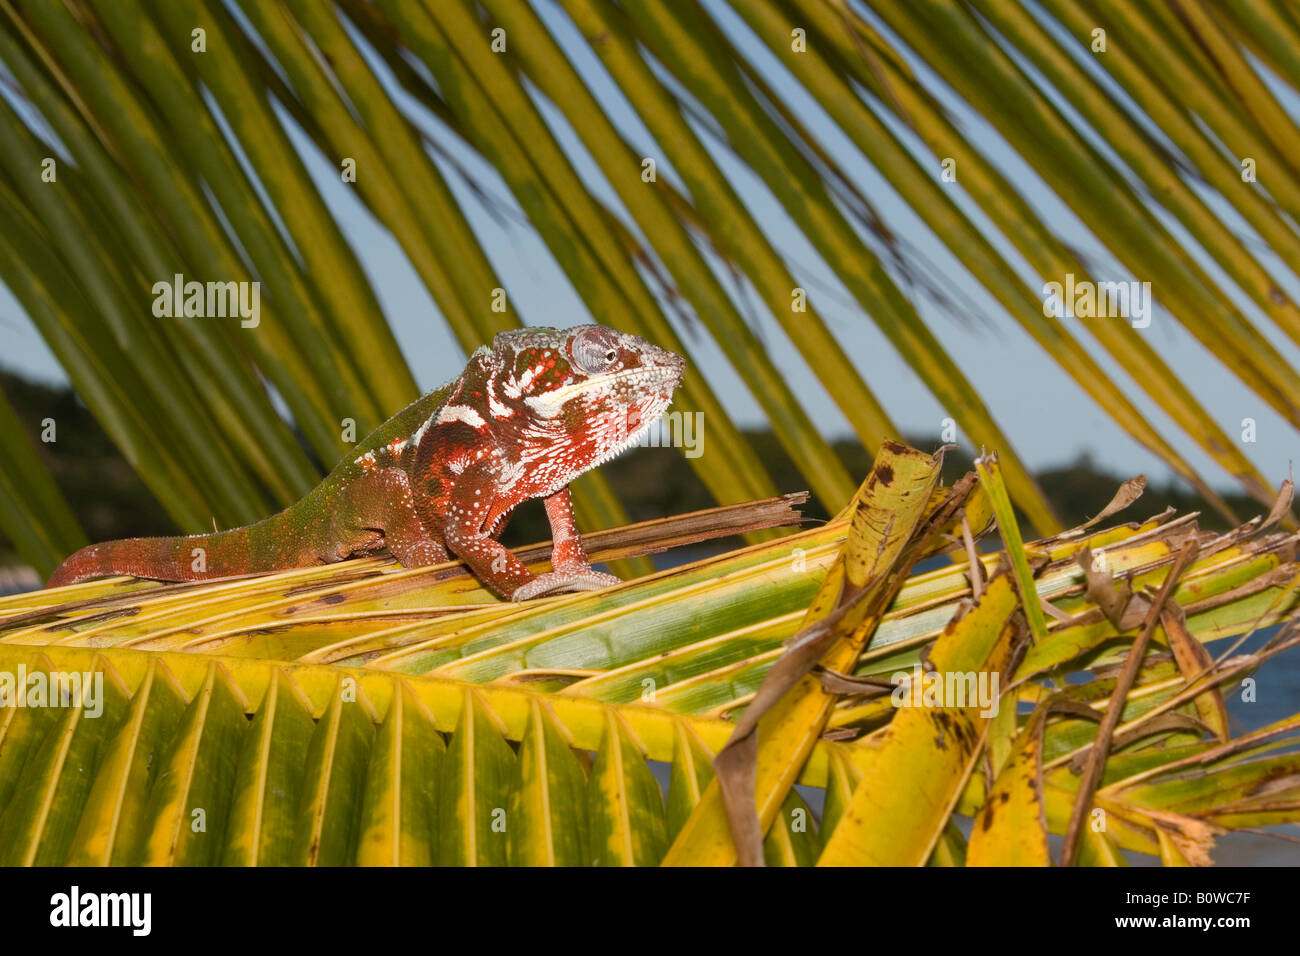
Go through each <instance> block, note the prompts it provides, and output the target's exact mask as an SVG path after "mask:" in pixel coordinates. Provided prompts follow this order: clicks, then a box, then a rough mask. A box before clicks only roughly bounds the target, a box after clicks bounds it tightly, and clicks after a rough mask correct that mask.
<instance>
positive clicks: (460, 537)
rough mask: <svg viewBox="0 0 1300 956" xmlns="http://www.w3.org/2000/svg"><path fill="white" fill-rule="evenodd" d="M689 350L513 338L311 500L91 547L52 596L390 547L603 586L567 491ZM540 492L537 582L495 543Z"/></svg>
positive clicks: (484, 351) (608, 579)
mask: <svg viewBox="0 0 1300 956" xmlns="http://www.w3.org/2000/svg"><path fill="white" fill-rule="evenodd" d="M685 366H686V363H685V361H684V360H683V359H682V357H681V356H679V355H676V354H674V353H672V352H669V351H667V350H665V349H661V348H659V347H658V346H655V345H651V344H650V343H649V342H646V341H644V340H643V339H640V338H638V337H637V336H635V335H628V334H626V333H624V332H618V331H616V330H614V329H610V328H606V327H604V326H600V325H585V326H579V327H576V328H572V329H550V328H529V329H518V330H515V331H511V332H502V333H500V334H498V335H497V336H496V338H495V339H494V340H493V342H492V348H491V349H488V348H480V349H478V350H477V351H476V352H475V353H474V354H473V355H472V356H470V360H469V364H468V365H467V366H466V367H465V370H464V371H463V372H462V373H461V374H460V377H459V378H457V379H456V380H455V381H453V382H450V383H448V384H447V385H444V386H443V387H442V388H440V389H438V390H436V391H434V392H430V393H429V394H428V395H425V396H424V397H423V398H421V399H419V400H418V401H416V402H414V403H412V404H411V405H409V406H407V407H406V408H405V409H403V410H402V411H401V412H398V413H397V414H396V415H394V416H393V417H392V418H390V419H389V420H388V421H387V422H385V423H384V424H383V425H381V426H380V427H379V428H377V429H376V430H375V431H373V432H371V434H370V435H369V436H367V437H366V438H365V440H364V441H362V442H361V444H360V445H358V446H357V447H356V448H355V449H354V450H353V451H352V452H351V453H350V454H349V455H348V456H347V457H345V458H344V459H343V461H341V462H340V463H339V464H338V465H337V466H336V467H335V468H334V470H333V471H331V472H330V473H329V475H327V476H326V478H325V480H324V481H322V482H321V483H320V484H319V485H317V486H316V487H315V488H314V489H313V490H312V491H311V492H309V493H308V494H307V496H306V497H305V498H303V499H302V500H301V501H299V502H298V503H296V504H294V505H291V506H290V507H288V508H286V509H285V510H284V511H282V512H280V513H279V514H277V515H274V516H272V517H270V518H267V519H266V520H264V521H259V522H258V523H256V524H251V525H247V526H245V527H242V528H233V529H231V530H230V531H222V532H218V533H215V534H200V535H190V536H187V537H171V538H130V539H127V540H124V541H107V542H104V543H102V544H93V545H90V546H89V547H86V548H82V549H81V550H80V551H78V552H76V553H75V554H73V555H72V556H71V557H69V558H68V559H67V560H66V561H64V562H63V564H61V565H60V566H59V567H58V569H57V570H56V571H55V572H54V574H53V575H52V576H51V577H50V580H49V582H48V584H47V585H46V586H47V587H57V586H59V585H64V584H72V583H74V582H76V581H81V580H84V579H86V578H91V577H98V576H103V575H115V574H130V575H135V576H136V577H142V578H154V579H156V580H160V581H198V580H204V579H207V578H217V577H224V576H226V575H231V574H248V573H254V572H263V571H275V570H280V569H283V568H297V567H308V566H311V565H317V564H325V563H330V562H334V561H342V560H344V559H346V558H352V557H360V556H363V555H370V554H375V553H377V552H379V551H383V550H385V549H386V550H388V551H389V552H391V553H392V555H393V556H394V557H395V558H396V559H397V560H398V561H400V562H401V563H402V565H403V566H405V567H408V568H413V567H422V566H425V565H430V564H437V563H439V562H442V561H446V560H448V557H449V555H454V556H456V557H457V558H459V559H460V560H462V561H464V562H465V563H466V564H467V565H469V567H470V569H471V570H472V571H473V572H474V574H476V575H477V576H478V578H479V580H480V581H482V582H483V583H484V584H485V585H486V586H487V587H489V588H491V589H492V590H493V591H495V592H496V593H498V594H500V595H501V596H503V597H507V598H511V599H513V600H516V601H524V600H528V599H529V598H534V597H538V596H540V595H543V594H550V593H553V592H557V591H581V590H594V589H597V588H602V587H606V586H608V585H611V584H617V583H618V578H616V577H614V576H613V575H610V574H603V573H601V572H599V571H594V570H592V567H591V563H590V561H588V559H587V554H586V552H585V551H584V550H583V548H582V542H581V540H580V539H579V536H578V528H577V525H576V524H575V523H574V518H573V503H572V499H571V497H570V493H569V483H570V482H571V481H573V479H574V478H576V477H578V475H580V474H582V473H583V472H584V471H587V470H589V469H591V468H594V467H596V466H597V465H599V464H601V463H602V462H605V461H607V460H609V459H610V458H612V457H613V456H615V455H617V454H618V453H619V452H622V451H624V450H625V449H627V448H628V447H630V446H631V445H633V444H634V443H635V442H636V441H637V439H638V438H640V437H641V435H642V434H644V433H645V431H646V430H647V429H648V428H649V427H650V426H651V425H652V424H653V423H654V421H655V420H656V419H657V418H658V417H659V415H660V414H661V413H662V412H663V411H664V409H665V408H667V407H668V404H669V403H670V402H671V400H672V393H673V390H674V389H676V388H677V385H678V384H679V383H680V382H681V378H682V371H683V369H684V368H685ZM529 498H541V499H542V500H543V502H544V504H545V505H546V515H547V517H548V518H549V519H550V523H551V536H552V538H553V540H554V548H553V550H552V553H551V567H552V568H553V570H551V571H548V572H546V573H545V574H533V573H532V572H530V571H529V570H528V569H527V568H526V567H524V565H523V564H522V563H521V562H520V561H519V559H517V558H516V557H515V556H514V555H513V554H511V553H510V551H509V550H507V549H506V548H505V547H504V546H503V545H502V544H501V543H500V541H498V540H497V539H498V538H499V537H500V536H501V532H502V531H503V530H504V528H505V525H506V521H507V520H508V519H509V517H510V513H511V512H512V511H513V510H514V509H515V508H516V507H517V506H518V505H519V504H520V503H521V502H523V501H527V500H528V499H529Z"/></svg>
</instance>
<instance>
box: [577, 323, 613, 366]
mask: <svg viewBox="0 0 1300 956" xmlns="http://www.w3.org/2000/svg"><path fill="white" fill-rule="evenodd" d="M569 352H570V353H571V354H572V355H573V364H574V365H576V366H577V367H578V368H579V369H581V370H582V371H583V372H586V373H587V374H588V375H596V374H599V373H600V372H603V371H605V370H606V369H607V368H609V367H610V366H611V365H613V364H614V362H615V361H616V360H617V359H618V340H617V336H616V333H614V332H613V331H612V330H610V329H605V328H594V329H583V330H582V331H581V332H579V333H578V334H577V335H575V336H574V337H573V343H572V344H571V345H570V346H569Z"/></svg>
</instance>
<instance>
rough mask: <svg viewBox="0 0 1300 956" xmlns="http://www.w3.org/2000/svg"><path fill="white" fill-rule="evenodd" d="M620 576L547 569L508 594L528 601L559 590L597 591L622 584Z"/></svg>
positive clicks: (511, 597)
mask: <svg viewBox="0 0 1300 956" xmlns="http://www.w3.org/2000/svg"><path fill="white" fill-rule="evenodd" d="M622 583H623V581H622V579H621V578H617V577H615V576H614V575H612V574H606V573H604V572H603V571H593V570H592V569H591V568H587V569H586V570H585V571H547V572H546V573H545V574H539V575H537V576H536V577H534V578H533V579H532V580H531V581H526V582H525V583H523V584H521V585H519V587H517V588H515V590H514V593H512V594H511V595H510V600H512V601H528V600H531V599H532V598H535V597H541V596H542V595H544V594H556V593H558V592H560V591H599V590H600V589H601V588H608V587H613V586H614V585H615V584H622Z"/></svg>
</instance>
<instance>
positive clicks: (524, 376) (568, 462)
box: [492, 325, 686, 487]
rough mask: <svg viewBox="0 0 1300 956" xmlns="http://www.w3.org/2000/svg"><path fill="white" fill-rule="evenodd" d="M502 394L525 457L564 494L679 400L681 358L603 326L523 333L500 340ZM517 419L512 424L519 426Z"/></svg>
mask: <svg viewBox="0 0 1300 956" xmlns="http://www.w3.org/2000/svg"><path fill="white" fill-rule="evenodd" d="M492 351H493V354H494V355H495V357H496V359H497V361H498V362H499V363H500V364H499V366H498V369H499V370H498V373H497V376H498V382H497V386H496V389H495V390H496V391H497V392H499V401H500V402H501V404H502V406H503V410H504V409H509V414H508V415H505V416H501V417H499V418H498V420H499V421H500V420H502V418H504V421H505V422H508V423H509V428H508V431H510V432H511V433H513V435H514V436H515V437H516V440H517V441H518V444H519V446H520V447H519V451H520V453H521V458H522V459H525V460H529V461H531V462H532V463H533V464H534V465H535V466H543V465H549V466H551V467H548V468H546V469H545V471H546V472H549V473H550V475H549V478H550V480H548V482H547V484H548V485H555V486H556V487H561V486H563V485H565V484H567V483H568V482H569V481H572V480H573V478H575V477H577V475H579V474H581V473H582V472H584V471H587V470H588V469H589V468H594V467H596V466H597V465H599V464H601V463H602V462H604V461H606V460H608V459H609V458H612V457H613V456H614V455H617V454H618V453H619V452H621V451H623V450H625V449H626V448H628V447H630V446H631V445H633V444H635V443H636V441H637V440H638V439H639V438H640V437H641V436H642V435H643V434H645V432H646V431H647V430H648V429H649V428H650V426H651V425H653V424H654V422H655V420H656V419H657V418H658V417H659V416H660V415H661V414H662V413H663V411H664V410H665V409H666V408H667V407H668V405H669V404H670V403H671V401H672V394H673V390H674V389H676V388H677V386H678V384H679V383H680V382H681V380H682V372H683V371H684V370H685V368H686V362H685V360H684V359H682V357H681V356H680V355H677V354H675V353H673V352H669V351H668V350H667V349H662V348H660V347H659V346H657V345H652V344H651V343H649V342H647V341H645V340H644V339H642V338H640V337H638V336H635V335H629V334H628V333H626V332H619V331H617V330H616V329H611V328H607V327H606V326H603V325H582V326H577V327H575V328H571V329H541V328H532V329H520V330H517V331H512V332H503V333H501V334H499V335H497V337H496V339H495V340H494V341H493V348H492ZM512 419H513V420H512Z"/></svg>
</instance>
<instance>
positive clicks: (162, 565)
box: [45, 523, 284, 588]
mask: <svg viewBox="0 0 1300 956" xmlns="http://www.w3.org/2000/svg"><path fill="white" fill-rule="evenodd" d="M270 531H271V529H270V528H267V527H266V526H265V523H259V524H256V525H249V526H248V527H245V528H234V529H232V530H230V531H222V532H217V533H215V534H195V535H188V536H179V537H171V538H126V539H124V540H121V541H105V542H103V543H101V544H92V545H88V546H87V547H84V548H82V549H81V550H80V551H77V552H75V553H74V554H72V555H71V556H70V557H69V558H68V559H67V560H66V561H64V562H63V563H62V564H61V565H59V566H58V568H56V569H55V571H54V574H53V575H51V576H50V579H49V581H47V582H46V584H45V586H46V587H47V588H55V587H62V586H63V585H65V584H75V583H76V582H78V581H84V580H85V579H86V578H93V577H102V576H105V575H117V574H129V575H133V576H135V577H140V578H153V579H154V580H157V581H202V580H205V579H207V578H219V577H225V576H227V575H231V574H248V573H252V572H256V571H271V570H274V569H275V568H276V567H283V566H284V565H283V564H282V563H280V562H281V561H282V556H281V555H280V553H279V552H280V551H281V550H282V549H281V547H280V545H281V544H282V542H280V541H277V540H276V538H275V536H274V535H272V534H270V533H269V532H270Z"/></svg>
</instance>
